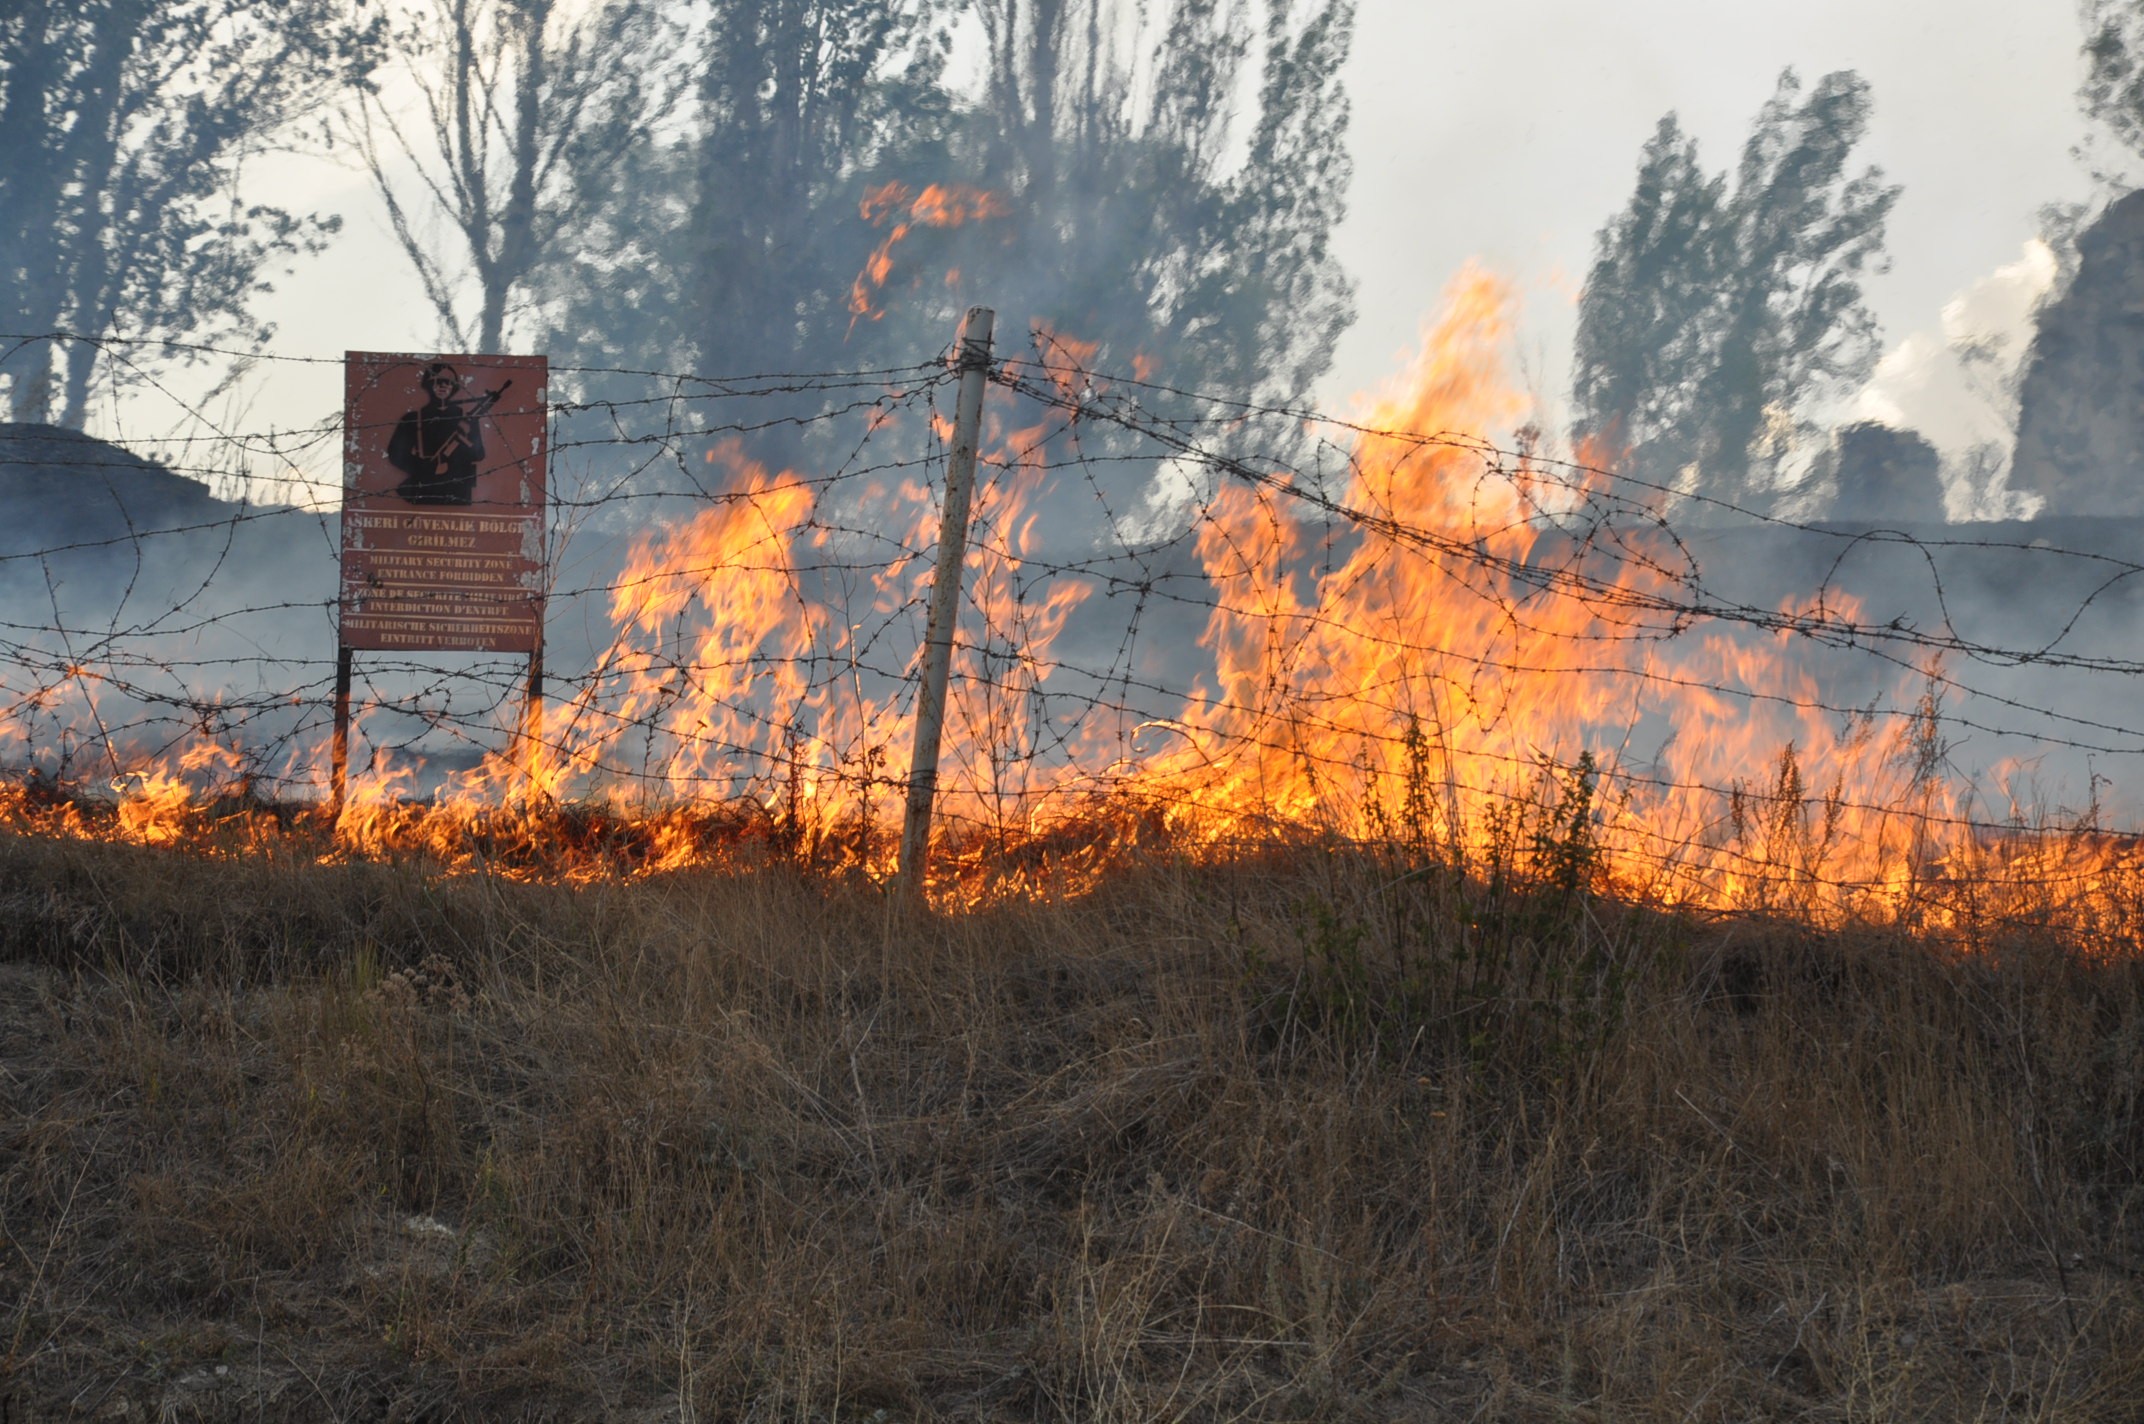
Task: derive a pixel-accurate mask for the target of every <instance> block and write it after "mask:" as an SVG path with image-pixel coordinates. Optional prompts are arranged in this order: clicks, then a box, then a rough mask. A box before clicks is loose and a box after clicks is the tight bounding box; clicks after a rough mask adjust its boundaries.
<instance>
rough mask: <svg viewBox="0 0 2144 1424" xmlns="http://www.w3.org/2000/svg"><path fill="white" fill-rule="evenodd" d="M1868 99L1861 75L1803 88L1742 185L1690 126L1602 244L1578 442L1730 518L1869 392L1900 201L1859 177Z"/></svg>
mask: <svg viewBox="0 0 2144 1424" xmlns="http://www.w3.org/2000/svg"><path fill="white" fill-rule="evenodd" d="M1869 112H1870V98H1869V90H1868V86H1867V84H1866V83H1864V82H1863V81H1862V80H1861V79H1860V77H1859V76H1857V75H1855V74H1854V73H1852V72H1851V71H1841V72H1839V73H1834V74H1828V75H1826V76H1824V78H1822V79H1821V80H1819V81H1818V82H1817V84H1816V86H1815V87H1814V88H1813V89H1811V90H1809V91H1808V92H1807V93H1806V94H1804V92H1803V90H1802V86H1801V84H1800V82H1799V80H1798V79H1797V78H1796V77H1795V75H1794V72H1793V71H1792V70H1788V71H1787V72H1786V73H1784V74H1783V75H1782V76H1781V78H1780V81H1779V87H1778V89H1777V91H1776V92H1775V93H1774V94H1773V96H1772V98H1771V100H1770V101H1769V102H1767V103H1766V104H1765V106H1764V108H1763V109H1762V110H1760V111H1759V113H1758V115H1757V120H1756V123H1755V124H1754V126H1753V127H1752V130H1751V133H1750V136H1749V139H1748V141H1747V142H1746V143H1745V144H1744V145H1743V148H1742V154H1741V159H1740V162H1739V163H1738V164H1737V165H1736V167H1735V169H1734V170H1733V171H1732V173H1718V174H1714V173H1708V172H1707V171H1706V170H1705V168H1704V166H1703V164H1702V162H1701V161H1700V159H1699V155H1698V150H1697V144H1696V142H1695V140H1693V139H1691V138H1690V137H1689V136H1688V135H1686V134H1684V133H1683V132H1682V130H1681V127H1680V126H1679V124H1678V123H1677V121H1676V118H1675V116H1674V115H1673V114H1669V115H1668V116H1667V117H1665V118H1663V119H1662V120H1661V121H1660V126H1659V128H1658V129H1657V130H1656V131H1655V132H1654V135H1653V137H1652V139H1651V140H1650V141H1649V142H1648V143H1647V144H1646V147H1645V150H1644V153H1643V156H1642V157H1641V159H1640V162H1639V169H1638V183H1637V188H1636V191H1635V192H1634V193H1633V195H1632V198H1631V201H1630V203H1629V205H1628V206H1627V207H1626V208H1625V209H1624V210H1623V212H1622V213H1620V214H1618V215H1617V216H1616V217H1615V218H1614V219H1612V220H1611V221H1610V222H1609V224H1608V225H1607V226H1606V227H1604V228H1603V229H1602V230H1601V232H1600V234H1599V236H1598V237H1597V239H1596V244H1595V252H1596V256H1595V261H1594V265H1593V267H1592V270H1591V272H1590V273H1589V274H1588V277H1587V280H1586V286H1585V290H1584V293H1583V295H1582V297H1581V299H1580V305H1579V326H1578V337H1577V347H1576V353H1575V354H1576V380H1575V391H1574V394H1575V397H1576V403H1577V406H1578V412H1579V422H1578V424H1579V433H1580V434H1581V435H1583V436H1588V437H1593V438H1596V439H1602V440H1606V441H1607V442H1609V443H1610V444H1611V445H1614V446H1619V447H1621V448H1623V449H1625V450H1627V451H1628V452H1629V456H1630V460H1631V463H1632V464H1633V466H1634V467H1635V468H1636V469H1637V470H1638V471H1639V472H1640V473H1641V474H1643V475H1644V476H1646V477H1648V478H1653V479H1657V480H1659V481H1660V482H1662V483H1664V484H1691V483H1693V482H1694V487H1695V488H1696V489H1697V490H1698V491H1699V492H1701V493H1703V494H1705V495H1707V496H1709V497H1712V498H1716V499H1721V500H1725V501H1728V502H1731V503H1749V502H1752V501H1755V500H1760V499H1762V498H1764V497H1766V496H1767V494H1768V493H1769V492H1770V489H1771V485H1772V482H1773V481H1774V479H1775V478H1776V476H1777V473H1778V464H1777V462H1778V459H1779V457H1780V456H1781V455H1782V454H1783V453H1784V450H1785V448H1786V447H1787V445H1788V444H1789V443H1791V442H1790V440H1789V439H1788V438H1787V437H1788V436H1789V435H1790V434H1791V433H1793V432H1794V431H1796V430H1797V428H1799V427H1802V426H1805V425H1806V422H1807V418H1808V413H1809V410H1810V408H1811V406H1812V405H1814V404H1815V403H1818V402H1820V401H1822V400H1823V399H1825V398H1826V397H1829V396H1833V395H1836V394H1838V393H1840V392H1842V391H1843V390H1845V389H1848V388H1850V387H1851V386H1852V385H1854V384H1855V383H1858V382H1859V381H1861V380H1863V379H1865V378H1866V377H1867V375H1868V373H1869V372H1870V371H1871V370H1872V369H1873V367H1874V365H1875V360H1876V356H1877V354H1878V333H1877V328H1876V322H1875V318H1874V316H1873V314H1872V313H1871V312H1870V311H1869V309H1868V306H1867V304H1866V303H1865V302H1864V300H1863V298H1862V290H1861V282H1862V278H1863V276H1864V275H1865V274H1866V273H1868V272H1869V271H1871V270H1875V269H1877V268H1878V267H1879V266H1880V264H1881V263H1882V261H1883V239H1884V226H1885V223H1886V220H1887V219H1888V217H1889V215H1890V211H1891V207H1892V205H1893V204H1894V203H1895V202H1896V200H1897V197H1898V192H1899V190H1898V189H1897V188H1896V187H1895V186H1892V185H1889V184H1886V183H1885V182H1884V181H1883V175H1882V173H1881V171H1880V170H1878V169H1875V168H1867V169H1864V170H1862V171H1861V172H1859V173H1855V174H1850V173H1849V171H1848V169H1849V163H1850V159H1851V157H1852V153H1853V149H1854V147H1855V145H1856V144H1857V143H1859V142H1860V140H1861V138H1862V136H1863V135H1864V134H1865V133H1866V131H1867V128H1868V118H1869Z"/></svg>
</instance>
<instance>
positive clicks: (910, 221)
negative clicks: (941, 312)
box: [849, 183, 1012, 330]
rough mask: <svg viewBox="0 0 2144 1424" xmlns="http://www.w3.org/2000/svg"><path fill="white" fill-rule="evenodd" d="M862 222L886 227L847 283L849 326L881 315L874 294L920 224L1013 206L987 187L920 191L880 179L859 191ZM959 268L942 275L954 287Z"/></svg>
mask: <svg viewBox="0 0 2144 1424" xmlns="http://www.w3.org/2000/svg"><path fill="white" fill-rule="evenodd" d="M859 208H860V211H861V213H862V215H863V219H864V221H865V222H867V223H869V224H871V226H873V227H875V228H882V229H884V230H885V233H886V235H885V237H883V238H881V239H880V240H879V244H878V246H877V247H876V248H875V249H873V251H872V253H871V256H870V257H869V258H868V259H867V260H866V261H865V262H864V269H863V271H861V272H859V273H857V274H856V280H855V281H854V282H853V283H851V284H850V286H849V327H850V329H851V330H854V329H855V326H856V323H857V322H858V321H859V320H861V319H863V318H865V317H869V318H870V319H871V320H873V321H877V320H878V319H879V318H880V317H882V316H884V315H885V311H884V309H883V308H881V307H880V306H879V305H878V294H879V293H880V292H881V291H883V290H884V289H885V286H886V283H887V282H888V281H889V280H890V279H891V278H892V276H893V250H894V249H895V248H897V247H899V246H900V245H901V243H902V242H904V241H905V240H907V237H908V235H909V233H911V232H913V231H914V230H915V229H917V228H919V227H927V228H949V227H962V226H964V225H966V224H968V223H971V222H982V221H985V220H987V219H990V218H1002V217H1007V216H1010V214H1011V212H1012V208H1011V207H1010V205H1008V204H1007V203H1006V201H1005V200H1004V198H1002V197H1000V196H999V195H998V194H996V193H993V192H991V191H990V190H989V189H987V188H971V187H968V186H966V185H965V184H960V183H932V184H929V185H928V186H926V187H925V188H924V189H923V190H922V191H921V192H917V191H916V190H914V189H912V188H910V187H909V186H908V185H907V184H906V183H884V184H881V185H879V186H878V187H876V188H873V189H872V190H871V191H870V192H868V193H866V194H865V195H864V199H863V202H862V203H861V204H860V205H859ZM959 281H960V269H959V268H957V267H956V268H953V269H951V270H950V271H948V272H947V273H946V277H945V284H946V285H947V286H948V287H953V286H957V285H958V284H959Z"/></svg>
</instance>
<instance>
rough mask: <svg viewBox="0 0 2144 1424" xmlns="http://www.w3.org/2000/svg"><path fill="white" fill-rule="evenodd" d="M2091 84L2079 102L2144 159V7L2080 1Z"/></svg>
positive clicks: (2126, 1) (2110, 0)
mask: <svg viewBox="0 0 2144 1424" xmlns="http://www.w3.org/2000/svg"><path fill="white" fill-rule="evenodd" d="M2078 11H2079V16H2080V18H2081V19H2082V20H2083V21H2084V31H2085V40H2084V58H2085V79H2084V83H2083V85H2082V86H2080V87H2079V89H2078V91H2077V99H2078V102H2079V103H2080V104H2081V105H2082V106H2083V108H2084V111H2085V113H2086V114H2087V115H2088V116H2090V117H2091V118H2094V119H2097V120H2099V122H2101V123H2103V124H2105V125H2106V126H2107V128H2108V130H2109V131H2110V132H2111V133H2112V134H2113V135H2114V137H2115V139H2116V140H2117V141H2119V142H2120V143H2121V144H2122V145H2123V146H2124V147H2125V148H2128V149H2129V150H2130V151H2131V152H2133V153H2136V154H2139V155H2144V6H2140V5H2138V4H2137V3H2136V0H2080V3H2079V5H2078Z"/></svg>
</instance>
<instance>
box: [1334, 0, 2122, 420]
mask: <svg viewBox="0 0 2144 1424" xmlns="http://www.w3.org/2000/svg"><path fill="white" fill-rule="evenodd" d="M2080 33H2081V31H2080V28H2079V24H2078V21H2077V17H2076V12H2075V8H2074V6H2073V5H2072V4H2071V3H2070V2H2069V0H1793V3H1787V4H1782V3H1778V2H1777V0H1764V3H1757V0H1611V3H1606V4H1603V3H1600V0H1501V3H1498V4H1480V3H1464V4H1461V3H1443V2H1442V0H1361V8H1360V11H1359V28H1358V34H1357V40H1356V47H1355V52H1354V57H1353V60H1352V63H1351V67H1350V74H1349V79H1350V85H1349V88H1350V92H1351V94H1352V96H1353V100H1354V128H1353V144H1352V147H1353V151H1354V155H1355V186H1354V192H1353V197H1352V202H1351V207H1350V212H1349V216H1348V221H1347V224H1346V226H1345V227H1344V228H1343V229H1342V231H1341V233H1340V237H1339V251H1340V254H1341V258H1342V260H1343V262H1345V264H1346V265H1347V267H1348V270H1349V271H1350V272H1352V273H1353V274H1354V275H1355V277H1356V279H1357V281H1358V282H1359V283H1360V287H1361V290H1360V306H1361V316H1360V318H1359V320H1358V321H1357V323H1356V326H1355V328H1354V330H1353V331H1352V332H1350V333H1349V335H1348V336H1347V338H1346V339H1345V341H1344V342H1343V343H1342V346H1341V349H1340V360H1339V366H1338V369H1337V370H1336V371H1335V373H1334V379H1333V380H1332V381H1331V382H1330V383H1329V393H1330V394H1333V395H1338V394H1340V393H1344V392H1346V391H1348V390H1351V389H1357V388H1360V387H1362V386H1363V385H1365V384H1366V383H1370V382H1373V381H1375V380H1376V379H1377V378H1378V376H1379V375H1380V374H1381V373H1383V372H1384V371H1386V370H1389V369H1390V368H1391V366H1392V358H1393V356H1394V353H1396V352H1398V351H1400V350H1401V349H1402V348H1403V347H1405V346H1406V345H1407V343H1408V342H1409V341H1410V339H1411V338H1412V336H1413V334H1414V332H1415V329H1416V326H1417V324H1418V322H1419V321H1420V319H1421V316H1422V314H1423V312H1424V311H1425V310H1427V309H1428V308H1429V307H1430V305H1432V304H1433V303H1434V301H1435V299H1436V295H1437V293H1438V290H1439V288H1440V287H1441V285H1442V284H1443V282H1444V281H1445V280H1446V279H1447V278H1448V277H1449V275H1450V274H1451V273H1452V272H1453V271H1454V270H1456V269H1457V268H1458V266H1459V265H1460V264H1461V263H1463V262H1465V261H1466V260H1467V259H1468V258H1470V257H1474V258H1480V259H1482V260H1483V261H1485V262H1487V263H1488V264H1489V265H1491V266H1493V267H1495V268H1497V269H1498V270H1500V271H1502V272H1504V273H1505V274H1506V275H1507V276H1510V277H1512V278H1514V279H1515V280H1517V281H1518V282H1519V283H1520V285H1521V286H1522V287H1523V288H1524V289H1525V290H1526V294H1527V312H1526V326H1527V330H1528V332H1529V340H1528V342H1527V345H1528V346H1529V347H1530V348H1531V358H1530V359H1531V360H1533V361H1534V362H1535V363H1537V364H1538V366H1539V368H1540V371H1541V374H1542V377H1543V378H1544V379H1545V380H1547V381H1548V382H1549V383H1550V384H1551V389H1550V391H1549V392H1548V393H1549V394H1551V395H1555V396H1558V397H1560V395H1561V388H1562V386H1563V385H1564V384H1565V382H1566V362H1567V360H1568V349H1569V340H1570V336H1569V333H1570V328H1571V323H1572V320H1573V305H1572V304H1573V301H1574V299H1575V296H1576V293H1577V289H1578V285H1579V284H1580V283H1581V282H1582V281H1583V280H1584V277H1585V271H1586V267H1587V264H1588V262H1589V260H1590V255H1591V244H1592V239H1593V234H1594V232H1595V231H1596V230H1597V229H1598V228H1599V227H1600V226H1601V224H1602V223H1603V222H1604V221H1605V220H1606V219H1607V218H1608V217H1609V216H1610V215H1611V214H1613V213H1614V212H1615V211H1617V210H1618V209H1619V208H1620V207H1621V206H1622V205H1623V203H1624V202H1625V201H1627V200H1628V198H1629V196H1630V190H1631V185H1632V182H1633V180H1634V178H1635V176H1636V173H1637V163H1638V150H1639V148H1640V147H1641V146H1642V145H1643V144H1644V142H1645V140H1646V139H1647V138H1648V137H1649V136H1650V134H1651V132H1652V129H1653V125H1654V124H1655V123H1656V122H1657V121H1658V120H1659V118H1660V116H1661V115H1662V114H1663V113H1665V112H1667V111H1668V110H1670V109H1673V110H1675V111H1676V112H1677V113H1679V114H1680V115H1681V117H1682V121H1683V125H1684V127H1685V128H1686V129H1687V130H1688V131H1689V132H1691V133H1692V134H1694V135H1695V136H1696V137H1697V139H1698V140H1699V143H1700V145H1701V149H1702V156H1703V159H1704V162H1705V164H1706V166H1707V167H1708V168H1711V169H1713V170H1719V169H1723V168H1726V167H1729V166H1731V165H1732V164H1733V162H1734V160H1735V157H1736V154H1737V151H1738V149H1739V147H1740V145H1741V142H1742V140H1743V138H1744V137H1745V136H1746V135H1747V134H1748V132H1749V125H1750V120H1751V119H1752V117H1753V116H1754V115H1755V113H1756V111H1757V109H1758V107H1759V106H1760V105H1761V104H1763V102H1764V101H1765V99H1766V98H1768V97H1769V96H1770V94H1771V92H1772V88H1773V84H1774V81H1775V80H1776V79H1777V78H1778V75H1779V71H1780V70H1781V69H1782V68H1784V67H1786V66H1788V65H1792V66H1794V67H1795V68H1796V69H1797V70H1798V71H1799V72H1800V73H1801V75H1802V77H1803V79H1804V80H1805V81H1811V80H1814V79H1815V78H1816V77H1817V76H1818V75H1821V74H1823V73H1826V72H1828V71H1830V70H1834V69H1842V68H1850V69H1856V70H1859V71H1860V72H1861V74H1862V75H1863V76H1864V77H1865V78H1866V79H1868V81H1869V82H1870V84H1871V85H1872V86H1873V89H1874V98H1875V106H1876V111H1875V117H1874V120H1873V123H1872V125H1871V131H1870V135H1869V138H1868V139H1867V141H1866V142H1865V143H1864V145H1863V148H1862V150H1861V151H1862V154H1863V156H1864V160H1865V161H1866V162H1870V163H1875V164H1877V165H1879V166H1880V167H1882V168H1883V169H1884V171H1885V172H1886V173H1887V174H1888V175H1889V177H1890V178H1891V180H1892V181H1893V182H1898V183H1902V184H1904V185H1905V193H1904V195H1903V197H1901V198H1900V200H1899V204H1898V207H1897V209H1896V211H1895V214H1894V216H1893V219H1892V223H1891V228H1890V244H1889V245H1890V250H1891V253H1892V257H1893V263H1894V266H1893V270H1892V271H1891V272H1890V273H1889V274H1888V275H1887V276H1883V277H1880V278H1877V279H1876V280H1875V281H1874V282H1873V283H1872V284H1871V288H1870V295H1871V298H1872V299H1873V301H1874V303H1875V305H1876V307H1877V310H1878V312H1879V314H1880V315H1881V316H1882V318H1883V320H1884V326H1885V337H1886V341H1887V344H1888V343H1896V342H1898V341H1900V340H1902V339H1904V338H1905V337H1906V336H1907V335H1908V334H1909V333H1911V332H1913V331H1914V330H1916V329H1923V328H1925V329H1933V328H1935V327H1936V325H1937V323H1938V318H1939V313H1940V311H1941V309H1942V307H1943V304H1944V303H1945V301H1946V300H1947V299H1948V298H1949V297H1950V296H1951V295H1952V294H1954V293H1956V292H1957V291H1959V290H1960V289H1961V288H1963V287H1965V286H1967V285H1968V284H1969V283H1971V282H1973V281H1974V280H1975V279H1976V278H1978V277H1981V276H1983V275H1985V274H1987V273H1988V272H1990V271H1992V270H1993V269H1995V268H1997V267H1999V266H2002V265H2004V264H2008V263H2014V262H2016V261H2017V260H2018V257H2019V251H2020V246H2021V244H2023V243H2024V242H2025V241H2026V240H2027V239H2028V238H2030V237H2032V236H2033V235H2034V233H2035V232H2036V230H2037V224H2036V221H2035V216H2036V214H2037V212H2038V210H2039V208H2040V207H2041V205H2042V204H2045V203H2049V202H2054V201H2059V200H2072V201H2074V200H2078V199H2082V198H2085V197H2087V196H2089V193H2090V189H2091V184H2090V180H2089V177H2088V175H2087V172H2086V170H2085V168H2084V167H2083V165H2080V164H2079V163H2078V162H2076V161H2075V160H2074V159H2073V158H2072V157H2071V156H2070V150H2071V148H2072V147H2073V146H2074V145H2075V144H2076V143H2077V142H2078V141H2079V140H2080V139H2081V138H2082V137H2083V136H2084V133H2085V125H2084V123H2083V121H2082V120H2081V119H2080V118H2079V116H2078V112H2077V106H2076V102H2075V99H2074V97H2073V95H2074V91H2075V89H2076V87H2077V80H2078V77H2079V74H2080V64H2079V59H2078V43H2079V38H2080Z"/></svg>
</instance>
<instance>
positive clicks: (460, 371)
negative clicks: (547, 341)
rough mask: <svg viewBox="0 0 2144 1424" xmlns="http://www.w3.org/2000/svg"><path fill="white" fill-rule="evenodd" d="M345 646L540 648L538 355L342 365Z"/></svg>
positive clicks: (544, 376)
mask: <svg viewBox="0 0 2144 1424" xmlns="http://www.w3.org/2000/svg"><path fill="white" fill-rule="evenodd" d="M343 373H344V397H343V489H342V608H341V617H340V619H339V623H338V626H339V629H340V634H341V640H342V646H343V647H345V648H381V649H394V650H400V651H405V652H430V651H450V650H457V649H460V650H474V651H486V652H509V653H533V652H536V651H538V650H539V649H540V648H541V647H542V646H543V595H544V461H545V456H546V453H547V452H546V450H545V447H544V440H545V435H546V419H545V415H546V405H545V403H546V401H547V400H548V398H549V391H548V390H547V387H548V385H549V377H550V363H549V360H548V358H546V357H542V356H415V355H389V354H384V353H379V352H370V351H352V352H349V353H347V354H346V355H345V356H344V358H343Z"/></svg>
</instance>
